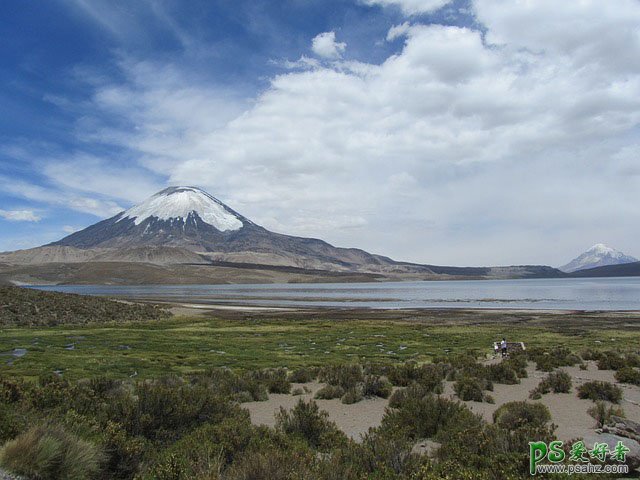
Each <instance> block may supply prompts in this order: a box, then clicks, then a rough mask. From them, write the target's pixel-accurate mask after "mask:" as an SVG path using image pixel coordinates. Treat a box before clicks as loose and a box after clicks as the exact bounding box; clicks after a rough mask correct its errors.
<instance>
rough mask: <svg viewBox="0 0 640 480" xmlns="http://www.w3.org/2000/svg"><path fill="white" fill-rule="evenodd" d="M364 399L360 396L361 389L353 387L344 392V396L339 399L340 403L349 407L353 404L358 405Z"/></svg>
mask: <svg viewBox="0 0 640 480" xmlns="http://www.w3.org/2000/svg"><path fill="white" fill-rule="evenodd" d="M363 398H364V395H363V394H362V389H361V388H358V387H353V388H350V389H349V390H347V391H346V392H344V395H343V396H342V398H341V399H340V401H341V402H342V403H344V404H346V405H351V404H353V403H358V402H359V401H360V400H362V399H363Z"/></svg>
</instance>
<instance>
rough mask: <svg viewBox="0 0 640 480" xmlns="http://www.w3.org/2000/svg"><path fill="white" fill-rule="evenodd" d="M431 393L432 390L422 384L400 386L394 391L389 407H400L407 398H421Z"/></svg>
mask: <svg viewBox="0 0 640 480" xmlns="http://www.w3.org/2000/svg"><path fill="white" fill-rule="evenodd" d="M429 393H432V392H430V391H429V390H427V389H426V388H425V387H424V386H423V385H422V384H420V383H414V384H413V385H410V386H408V387H407V388H400V389H398V390H396V391H395V392H393V394H392V395H391V397H389V407H391V408H400V407H402V405H403V404H404V402H405V401H406V400H407V399H410V398H413V399H419V398H422V397H424V396H425V395H427V394H429Z"/></svg>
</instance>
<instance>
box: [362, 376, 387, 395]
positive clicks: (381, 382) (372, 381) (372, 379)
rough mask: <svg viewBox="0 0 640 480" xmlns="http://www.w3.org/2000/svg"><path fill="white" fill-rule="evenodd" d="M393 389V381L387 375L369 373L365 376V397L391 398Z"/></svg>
mask: <svg viewBox="0 0 640 480" xmlns="http://www.w3.org/2000/svg"><path fill="white" fill-rule="evenodd" d="M392 390H393V387H392V386H391V383H390V382H389V380H387V379H386V378H385V377H377V376H375V375H367V376H366V377H365V378H364V383H363V387H362V394H363V395H364V396H365V397H380V398H389V395H391V392H392Z"/></svg>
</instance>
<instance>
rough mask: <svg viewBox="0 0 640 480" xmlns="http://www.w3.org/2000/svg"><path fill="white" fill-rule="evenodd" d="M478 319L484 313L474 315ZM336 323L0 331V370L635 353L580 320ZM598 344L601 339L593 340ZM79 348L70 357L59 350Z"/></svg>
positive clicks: (614, 333)
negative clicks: (511, 352)
mask: <svg viewBox="0 0 640 480" xmlns="http://www.w3.org/2000/svg"><path fill="white" fill-rule="evenodd" d="M478 315H481V314H478ZM375 316H376V314H375V313H374V314H371V319H370V320H366V319H355V320H344V319H340V320H339V321H338V320H335V319H333V318H331V315H330V314H327V315H325V316H323V317H321V318H314V319H311V320H308V319H304V317H303V314H300V317H301V318H297V316H296V315H289V316H287V318H278V317H277V316H275V314H274V316H272V317H264V316H263V317H259V318H233V319H221V318H211V317H182V318H174V319H168V320H159V321H154V322H133V323H124V324H107V325H104V324H102V325H97V324H91V325H79V326H68V325H67V326H55V327H12V328H5V329H3V330H2V332H1V333H0V352H7V351H11V350H13V349H14V348H26V349H27V350H28V353H27V354H26V355H25V356H23V357H21V358H17V359H15V360H14V362H13V365H11V366H9V365H7V364H6V363H7V360H9V359H10V357H8V356H0V373H1V374H3V375H9V376H19V377H27V378H29V377H31V378H33V377H37V376H39V375H42V374H47V373H51V372H53V371H54V370H61V371H62V372H64V376H65V377H66V378H69V379H78V378H85V377H93V376H97V375H105V376H109V377H115V378H126V377H129V376H130V375H132V374H134V372H137V375H138V377H139V378H146V377H154V376H158V375H161V374H167V373H176V374H184V373H191V372H196V371H201V370H204V369H206V368H208V367H220V366H227V367H232V368H245V369H255V368H262V367H288V368H296V367H301V366H308V365H324V364H327V363H343V362H349V361H351V362H356V361H357V362H360V363H363V362H384V363H396V362H402V361H405V360H409V359H413V360H417V361H419V362H425V361H429V360H430V359H431V358H433V357H434V356H441V355H444V354H446V352H447V351H449V353H457V352H463V351H465V350H468V349H478V350H482V351H487V352H490V347H491V345H492V342H493V341H494V340H495V339H497V338H501V337H502V336H503V335H505V332H506V334H508V337H509V339H510V340H514V341H515V340H523V341H525V342H526V343H527V346H545V347H549V346H554V345H565V346H567V347H569V348H571V349H572V350H574V351H579V350H580V349H581V348H583V347H587V346H588V347H593V348H599V347H600V346H601V345H602V348H605V347H606V346H607V345H610V344H611V341H612V339H614V340H615V344H616V345H623V346H624V347H625V349H628V350H638V349H639V348H640V328H632V329H630V328H629V327H628V325H627V326H624V327H623V326H620V327H619V328H618V327H616V326H608V327H607V328H602V325H598V324H597V323H595V322H588V321H585V324H584V325H582V326H581V328H580V330H579V331H578V332H576V331H575V329H569V330H568V331H567V332H566V333H563V332H562V331H561V329H559V328H553V329H551V328H548V327H547V326H542V325H535V324H530V325H526V324H522V325H510V324H509V323H507V322H503V323H490V324H467V325H456V324H453V325H443V324H438V325H429V324H428V323H427V322H411V321H399V320H385V319H376V318H375ZM597 341H599V342H601V343H598V342H597ZM72 343H73V344H75V349H74V350H66V349H65V346H66V345H69V344H72Z"/></svg>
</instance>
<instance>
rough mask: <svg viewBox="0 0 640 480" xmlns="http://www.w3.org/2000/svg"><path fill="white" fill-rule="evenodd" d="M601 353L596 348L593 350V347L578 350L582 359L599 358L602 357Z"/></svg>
mask: <svg viewBox="0 0 640 480" xmlns="http://www.w3.org/2000/svg"><path fill="white" fill-rule="evenodd" d="M602 355H603V353H602V352H600V351H598V350H594V349H593V348H585V349H584V350H582V351H581V352H580V357H582V360H585V361H586V360H596V361H597V360H600V357H602Z"/></svg>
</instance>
